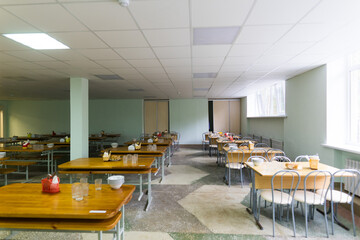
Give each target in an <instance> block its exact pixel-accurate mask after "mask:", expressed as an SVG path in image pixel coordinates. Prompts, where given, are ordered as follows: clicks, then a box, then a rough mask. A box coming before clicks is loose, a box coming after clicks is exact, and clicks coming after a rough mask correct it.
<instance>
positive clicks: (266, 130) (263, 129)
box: [241, 98, 284, 141]
mask: <svg viewBox="0 0 360 240" xmlns="http://www.w3.org/2000/svg"><path fill="white" fill-rule="evenodd" d="M246 104H247V101H246V98H242V99H241V134H242V135H243V136H246V135H247V134H255V135H257V136H262V137H266V138H272V139H276V140H279V141H283V140H284V118H247V117H246V115H247V114H246V109H247V106H246Z"/></svg>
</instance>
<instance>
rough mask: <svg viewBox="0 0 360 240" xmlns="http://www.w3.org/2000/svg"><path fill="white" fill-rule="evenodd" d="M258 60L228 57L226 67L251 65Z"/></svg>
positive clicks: (249, 57)
mask: <svg viewBox="0 0 360 240" xmlns="http://www.w3.org/2000/svg"><path fill="white" fill-rule="evenodd" d="M257 59H258V57H257V56H246V57H227V58H226V60H225V62H224V66H231V65H240V64H246V65H251V64H253V63H254V62H255V61H256V60H257Z"/></svg>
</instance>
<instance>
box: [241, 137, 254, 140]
mask: <svg viewBox="0 0 360 240" xmlns="http://www.w3.org/2000/svg"><path fill="white" fill-rule="evenodd" d="M241 140H253V138H252V137H243V138H242V139H241Z"/></svg>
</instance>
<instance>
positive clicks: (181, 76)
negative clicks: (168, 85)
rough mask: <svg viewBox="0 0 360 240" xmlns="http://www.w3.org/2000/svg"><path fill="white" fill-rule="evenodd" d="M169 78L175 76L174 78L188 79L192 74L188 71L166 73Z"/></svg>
mask: <svg viewBox="0 0 360 240" xmlns="http://www.w3.org/2000/svg"><path fill="white" fill-rule="evenodd" d="M168 76H169V78H171V79H172V78H175V79H179V78H180V79H181V78H185V79H189V78H191V77H192V74H191V73H190V72H184V73H168Z"/></svg>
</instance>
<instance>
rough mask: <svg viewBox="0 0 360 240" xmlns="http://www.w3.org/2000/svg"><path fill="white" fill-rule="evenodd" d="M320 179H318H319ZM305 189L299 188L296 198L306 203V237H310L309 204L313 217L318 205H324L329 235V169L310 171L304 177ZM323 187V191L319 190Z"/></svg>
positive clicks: (330, 177)
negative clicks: (327, 206) (327, 208)
mask: <svg viewBox="0 0 360 240" xmlns="http://www.w3.org/2000/svg"><path fill="white" fill-rule="evenodd" d="M317 180H318V181H317ZM303 183H304V190H298V191H296V193H295V194H294V199H295V200H296V201H298V202H300V203H303V204H304V210H305V237H308V205H309V208H310V207H311V206H312V207H313V208H312V209H310V211H309V213H310V214H311V213H312V214H311V215H312V217H313V216H314V214H315V211H314V210H315V208H314V206H316V205H323V206H324V217H325V228H326V235H327V237H329V228H328V222H327V213H326V198H325V196H326V195H327V194H328V192H329V190H330V187H331V183H332V175H331V173H330V172H328V171H322V170H315V171H311V172H310V173H308V174H307V175H306V176H305V178H304V182H303ZM319 189H321V190H322V191H319Z"/></svg>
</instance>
